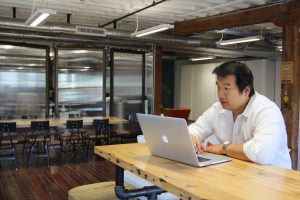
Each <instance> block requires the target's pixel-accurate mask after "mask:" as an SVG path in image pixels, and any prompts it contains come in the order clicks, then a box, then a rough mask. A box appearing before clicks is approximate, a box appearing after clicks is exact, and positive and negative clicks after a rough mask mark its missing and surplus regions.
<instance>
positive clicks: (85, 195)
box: [69, 181, 133, 200]
mask: <svg viewBox="0 0 300 200" xmlns="http://www.w3.org/2000/svg"><path fill="white" fill-rule="evenodd" d="M125 187H126V188H129V189H132V188H133V187H132V186H129V185H126V184H125ZM96 199H101V200H117V199H118V198H117V197H116V195H115V182H114V181H110V182H101V183H93V184H88V185H82V186H78V187H75V188H72V189H71V190H69V200H96Z"/></svg>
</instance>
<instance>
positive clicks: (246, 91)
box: [243, 85, 251, 96]
mask: <svg viewBox="0 0 300 200" xmlns="http://www.w3.org/2000/svg"><path fill="white" fill-rule="evenodd" d="M250 91H251V88H250V86H249V85H247V86H246V87H245V89H244V91H243V95H246V96H249V95H250Z"/></svg>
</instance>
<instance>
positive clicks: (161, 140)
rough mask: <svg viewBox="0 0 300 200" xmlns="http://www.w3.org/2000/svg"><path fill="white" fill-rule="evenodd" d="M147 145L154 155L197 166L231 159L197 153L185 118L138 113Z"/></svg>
mask: <svg viewBox="0 0 300 200" xmlns="http://www.w3.org/2000/svg"><path fill="white" fill-rule="evenodd" d="M137 118H138V120H139V123H140V126H141V129H142V131H143V134H144V136H145V140H146V145H147V147H148V148H149V151H150V153H151V154H152V155H155V156H159V157H163V158H167V159H171V160H175V161H178V162H182V163H186V164H189V165H193V166H196V167H204V166H208V165H213V164H218V163H223V162H227V161H230V160H231V159H230V157H227V156H222V155H217V154H211V153H206V152H203V153H200V154H196V152H195V149H194V146H193V143H192V139H191V137H190V134H189V132H188V128H187V124H186V121H185V119H181V118H173V117H162V116H156V115H146V114H140V113H137Z"/></svg>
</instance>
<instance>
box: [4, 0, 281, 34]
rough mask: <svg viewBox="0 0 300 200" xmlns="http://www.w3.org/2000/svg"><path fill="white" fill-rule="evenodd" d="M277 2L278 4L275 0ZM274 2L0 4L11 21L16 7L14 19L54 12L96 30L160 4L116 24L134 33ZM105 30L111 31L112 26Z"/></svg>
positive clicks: (40, 0) (57, 0)
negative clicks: (44, 9)
mask: <svg viewBox="0 0 300 200" xmlns="http://www.w3.org/2000/svg"><path fill="white" fill-rule="evenodd" d="M277 1H278V0H277ZM277 1H276V0H271V1H270V0H185V1H182V0H167V1H164V2H162V3H159V2H160V1H159V0H156V1H153V0H127V1H120V0H27V1H24V0H0V5H1V7H0V16H1V17H13V9H12V8H13V7H16V9H17V12H16V17H17V18H19V19H27V18H29V16H30V15H31V13H32V11H33V10H35V9H38V8H48V9H53V10H56V11H57V14H56V15H55V16H51V17H50V19H49V21H51V22H60V23H63V22H67V14H71V23H73V24H78V25H79V24H81V25H89V26H98V25H100V26H101V25H103V24H105V23H107V22H110V21H113V20H114V19H118V18H120V17H122V16H125V15H127V14H129V13H133V12H135V11H137V10H139V9H142V8H144V7H147V6H149V5H151V4H153V3H154V2H155V3H159V4H157V5H156V6H153V7H150V8H148V9H145V10H143V11H142V12H139V13H138V14H135V15H132V16H129V17H126V18H124V19H123V20H120V21H118V22H117V29H119V30H127V31H134V30H135V29H136V26H137V19H138V27H139V28H140V29H144V28H149V27H152V26H155V25H158V24H162V23H170V24H173V23H174V22H176V21H183V20H189V19H194V18H202V17H208V16H212V15H217V14H220V13H226V12H230V11H234V10H241V9H244V8H251V7H254V6H259V5H263V4H267V3H270V2H277ZM105 28H113V24H111V25H109V26H106V27H105Z"/></svg>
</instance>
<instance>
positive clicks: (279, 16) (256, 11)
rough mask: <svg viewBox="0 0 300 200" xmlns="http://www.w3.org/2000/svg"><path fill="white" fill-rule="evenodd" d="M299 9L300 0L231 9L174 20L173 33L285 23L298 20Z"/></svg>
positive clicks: (189, 33) (186, 33) (183, 33)
mask: <svg viewBox="0 0 300 200" xmlns="http://www.w3.org/2000/svg"><path fill="white" fill-rule="evenodd" d="M299 11H300V1H298V0H293V1H288V2H280V3H276V4H271V5H264V6H259V7H255V8H248V9H244V10H240V11H233V12H229V13H225V14H221V15H217V16H214V17H207V18H199V19H192V20H187V21H181V22H175V34H176V35H191V34H194V33H201V32H205V31H211V30H222V29H225V28H233V27H240V26H246V25H253V24H260V23H266V22H274V23H275V22H280V23H285V22H286V21H288V20H289V19H290V20H294V21H295V20H298V21H299V19H298V18H297V17H298V16H297V15H299ZM275 24H276V23H275ZM277 24H279V23H277Z"/></svg>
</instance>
